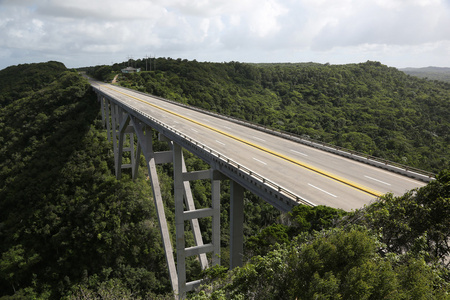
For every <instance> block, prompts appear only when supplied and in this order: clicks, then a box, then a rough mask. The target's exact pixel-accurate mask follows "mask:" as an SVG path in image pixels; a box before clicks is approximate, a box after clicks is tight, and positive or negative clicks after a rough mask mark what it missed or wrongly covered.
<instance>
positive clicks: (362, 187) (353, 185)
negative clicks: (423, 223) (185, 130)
mask: <svg viewBox="0 0 450 300" xmlns="http://www.w3.org/2000/svg"><path fill="white" fill-rule="evenodd" d="M105 87H107V88H109V89H111V90H113V91H115V92H117V93H120V94H122V95H125V96H127V97H130V98H133V99H135V100H137V101H140V102H142V103H145V104H147V105H150V106H153V107H155V108H157V109H159V110H162V111H164V112H167V113H169V114H172V115H174V116H177V117H179V118H182V119H185V120H187V121H189V122H192V123H194V124H197V125H200V126H203V127H205V128H208V129H210V130H212V131H215V132H217V133H220V134H222V135H224V136H227V137H229V138H231V139H234V140H236V141H239V142H241V143H243V144H246V145H249V146H251V147H254V148H256V149H259V150H261V151H264V152H266V153H269V154H271V155H273V156H276V157H279V158H282V159H284V160H286V161H288V162H291V163H293V164H296V165H298V166H301V167H303V168H305V169H308V170H310V171H313V172H315V173H318V174H320V175H323V176H325V177H328V178H331V179H333V180H335V181H338V182H340V183H343V184H345V185H348V186H350V187H353V188H355V189H357V190H359V191H362V192H364V193H367V194H369V195H372V196H376V197H379V196H381V195H382V193H380V192H378V191H375V190H372V189H370V188H368V187H365V186H362V185H359V184H357V183H354V182H352V181H350V180H347V179H344V178H341V177H339V176H337V175H334V174H331V173H329V172H326V171H323V170H320V169H318V168H316V167H313V166H310V165H308V164H306V163H303V162H301V161H298V160H295V159H292V158H290V157H288V156H285V155H283V154H280V153H277V152H274V151H272V150H269V149H267V148H264V147H262V146H259V145H256V144H253V143H251V142H249V141H247V140H244V139H241V138H239V137H236V136H234V135H231V134H229V133H226V132H224V131H222V130H219V129H217V128H214V127H211V126H209V125H206V124H203V123H201V122H198V121H195V120H193V119H190V118H188V117H185V116H183V115H180V114H178V113H176V112H173V111H170V110H168V109H165V108H163V107H161V106H158V105H156V104H153V103H150V102H147V101H144V100H142V99H139V98H137V97H134V96H132V95H130V94H126V93H124V92H121V91H118V90H116V89H114V88H111V87H109V86H105Z"/></svg>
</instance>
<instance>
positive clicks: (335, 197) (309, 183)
mask: <svg viewBox="0 0 450 300" xmlns="http://www.w3.org/2000/svg"><path fill="white" fill-rule="evenodd" d="M308 185H309V186H312V187H313V188H315V189H318V190H319V191H321V192H324V193H325V194H328V195H330V196H333V197H334V198H337V196H336V195H333V194H332V193H329V192H327V191H324V190H322V189H321V188H318V187H317V186H315V185H312V184H311V183H308Z"/></svg>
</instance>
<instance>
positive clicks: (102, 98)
mask: <svg viewBox="0 0 450 300" xmlns="http://www.w3.org/2000/svg"><path fill="white" fill-rule="evenodd" d="M97 98H98V100H99V101H100V110H101V111H102V125H103V127H106V115H105V98H104V97H103V96H102V95H100V94H97Z"/></svg>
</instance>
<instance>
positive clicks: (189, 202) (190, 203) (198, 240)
mask: <svg viewBox="0 0 450 300" xmlns="http://www.w3.org/2000/svg"><path fill="white" fill-rule="evenodd" d="M181 164H182V166H181V167H182V171H183V174H184V173H186V172H187V169H186V163H185V161H184V157H183V152H181ZM183 188H184V200H185V205H186V210H188V211H194V210H195V204H194V198H193V197H192V191H191V185H190V183H189V181H183ZM191 227H192V232H193V234H194V240H195V245H196V246H202V245H203V238H202V233H201V231H200V225H199V223H198V219H191ZM198 258H199V260H200V266H201V268H202V270H204V269H206V268H207V267H208V258H207V257H206V254H205V253H200V254H199V257H198Z"/></svg>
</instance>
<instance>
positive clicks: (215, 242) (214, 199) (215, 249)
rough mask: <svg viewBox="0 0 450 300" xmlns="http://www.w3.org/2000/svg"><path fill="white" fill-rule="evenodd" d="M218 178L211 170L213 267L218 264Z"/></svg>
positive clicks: (216, 172)
mask: <svg viewBox="0 0 450 300" xmlns="http://www.w3.org/2000/svg"><path fill="white" fill-rule="evenodd" d="M220 177H221V174H220V173H219V172H218V171H215V170H211V198H212V199H211V202H212V203H211V204H212V210H213V216H212V244H213V255H212V265H213V266H215V265H219V264H220V180H218V179H220Z"/></svg>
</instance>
